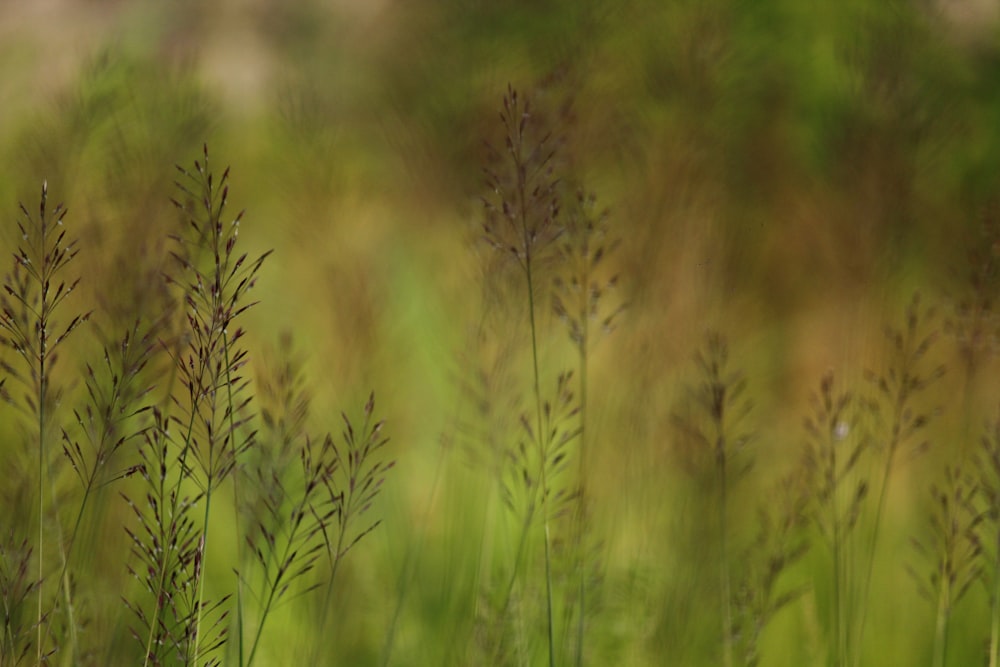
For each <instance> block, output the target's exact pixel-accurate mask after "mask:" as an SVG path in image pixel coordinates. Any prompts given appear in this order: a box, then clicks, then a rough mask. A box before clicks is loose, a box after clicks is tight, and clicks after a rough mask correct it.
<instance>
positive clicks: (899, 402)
mask: <svg viewBox="0 0 1000 667" xmlns="http://www.w3.org/2000/svg"><path fill="white" fill-rule="evenodd" d="M932 316H933V312H932V311H927V310H925V309H923V308H922V307H921V304H920V297H919V296H914V297H913V300H912V301H911V302H910V305H909V307H908V308H907V310H906V317H905V324H904V327H903V328H901V329H896V328H894V327H887V329H886V332H885V333H886V337H887V338H888V340H889V342H890V354H891V361H890V364H889V366H888V368H887V369H886V370H885V371H884V372H883V373H874V372H871V371H869V372H867V373H866V378H867V379H868V380H869V382H871V383H872V385H873V386H874V389H875V391H874V396H873V397H871V398H870V399H869V400H868V402H867V406H868V408H869V410H870V411H871V413H872V416H873V418H874V421H875V423H876V434H875V436H874V439H873V443H872V444H873V445H874V446H875V447H876V448H877V449H878V451H879V452H880V454H881V456H882V468H881V479H880V486H879V493H878V500H877V502H876V505H875V515H874V521H875V523H874V527H873V528H872V534H871V540H870V542H869V550H868V554H867V562H866V564H865V566H864V575H863V577H864V578H863V580H862V589H861V608H860V611H859V612H858V621H857V624H858V625H857V627H858V634H857V645H856V646H855V651H854V664H855V665H859V664H861V655H862V652H863V647H864V634H865V626H866V621H867V614H868V600H869V596H870V592H871V582H872V576H873V573H874V569H875V557H876V555H877V552H878V546H879V539H880V537H881V533H880V529H881V526H882V517H883V515H884V514H885V504H886V498H887V497H888V492H889V484H890V481H891V479H892V472H893V470H894V469H895V467H896V465H897V459H898V458H899V456H900V453H901V452H902V451H903V450H905V449H908V450H909V453H910V454H912V455H916V454H920V453H922V452H924V451H925V450H926V449H927V446H928V443H927V441H926V440H923V439H921V438H920V432H921V431H922V430H923V429H924V428H925V427H926V426H927V423H928V421H929V420H930V418H931V414H930V413H929V412H926V411H922V410H920V409H919V408H915V407H914V405H913V402H914V399H915V398H916V397H917V396H918V395H919V394H920V393H921V392H922V391H923V390H924V389H926V388H927V387H928V386H929V385H930V384H932V383H933V382H934V381H936V380H937V379H939V378H940V377H941V376H942V375H944V366H943V365H938V366H935V367H934V368H932V369H931V370H929V371H927V370H925V369H924V368H923V366H924V365H925V363H926V358H927V356H928V353H929V352H930V351H931V348H932V347H933V345H934V343H935V341H936V340H937V338H938V333H937V331H936V330H932V331H930V332H929V333H926V332H925V331H924V328H925V327H926V326H927V321H928V320H929V319H931V318H932ZM885 413H888V420H889V422H888V428H887V429H885V430H881V429H879V428H878V427H879V426H880V425H881V424H883V423H884V419H885Z"/></svg>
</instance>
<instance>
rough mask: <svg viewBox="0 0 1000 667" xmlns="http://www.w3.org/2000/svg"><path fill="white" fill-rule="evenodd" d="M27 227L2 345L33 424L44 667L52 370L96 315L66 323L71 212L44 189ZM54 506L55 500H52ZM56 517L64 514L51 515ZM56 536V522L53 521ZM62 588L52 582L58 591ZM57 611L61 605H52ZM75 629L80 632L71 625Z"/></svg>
mask: <svg viewBox="0 0 1000 667" xmlns="http://www.w3.org/2000/svg"><path fill="white" fill-rule="evenodd" d="M20 209H21V215H22V217H21V219H20V220H18V222H17V227H18V231H19V232H20V236H21V243H20V245H19V246H18V248H17V251H16V252H15V253H14V255H13V268H12V269H11V271H10V272H9V273H7V274H6V275H5V276H4V281H3V292H2V293H0V340H2V342H3V344H4V345H5V346H6V347H8V348H10V349H11V350H12V351H13V352H14V356H15V359H17V360H18V361H17V362H16V364H17V365H16V366H15V365H13V364H10V363H7V362H4V363H3V366H2V370H3V371H4V372H5V374H6V376H7V377H11V378H13V379H14V380H15V381H17V382H18V383H20V384H21V386H22V388H23V390H24V393H23V394H21V395H19V396H15V401H19V402H18V403H16V404H17V405H19V406H20V407H21V409H22V410H23V412H24V414H25V415H26V416H28V418H29V419H31V420H32V421H33V427H32V430H33V437H34V438H35V441H34V443H33V444H34V446H35V449H36V454H37V455H36V462H37V469H36V485H35V489H34V493H35V497H36V500H37V502H38V506H37V516H36V520H37V522H38V530H37V539H36V541H35V546H34V554H35V558H36V560H37V580H38V582H39V583H38V585H37V587H36V593H37V602H38V604H37V614H36V618H35V626H36V640H35V659H36V662H37V663H39V664H41V662H42V658H43V655H44V654H45V653H47V652H48V650H49V649H47V647H46V642H45V637H44V635H45V628H44V626H43V622H42V621H43V617H44V616H46V613H45V611H44V607H45V604H46V603H45V601H44V598H45V586H44V583H45V581H46V579H45V567H46V565H45V556H46V549H45V523H46V519H47V517H46V505H45V497H46V494H47V493H49V491H50V490H51V489H50V488H48V487H47V486H46V482H47V481H48V482H49V483H50V484H51V483H52V480H51V478H50V466H51V465H52V460H51V454H50V449H51V447H52V443H51V442H50V440H51V422H52V419H53V414H52V413H53V408H54V406H55V404H56V403H57V402H58V400H59V397H60V395H61V389H60V388H59V387H58V386H55V387H54V386H53V385H52V379H53V367H54V365H55V364H56V361H57V359H58V352H59V349H60V348H61V347H62V344H63V343H64V342H65V340H66V339H67V338H68V337H69V336H70V335H71V334H72V333H73V332H74V331H75V330H76V329H77V328H78V327H79V326H80V325H81V324H83V323H84V322H86V321H87V320H88V319H89V318H90V313H89V312H88V313H78V314H75V315H71V316H68V317H66V318H65V319H64V320H62V321H60V319H59V316H60V315H61V312H59V309H60V306H62V305H63V302H64V301H65V300H66V298H67V297H68V296H69V295H70V294H71V293H72V292H73V290H74V289H76V287H77V285H78V284H79V282H80V279H79V278H75V279H69V280H67V279H66V278H64V277H63V274H64V273H65V270H66V267H67V266H68V265H69V264H70V262H72V261H73V259H74V258H75V257H76V255H77V253H78V252H79V249H78V248H77V246H76V242H75V241H72V240H70V239H68V238H67V236H66V228H65V226H64V224H63V222H64V219H65V217H66V212H67V211H66V208H65V207H64V206H63V205H62V204H58V205H56V206H55V207H54V208H49V201H48V182H43V183H42V191H41V197H40V200H39V205H38V215H37V217H36V216H32V215H31V213H29V211H28V209H27V208H26V207H25V206H24V205H23V204H22V205H21V207H20ZM52 496H53V498H54V497H55V493H54V492H53V493H52ZM51 509H52V511H53V513H56V512H57V510H58V508H55V507H52V508H51ZM55 525H56V527H57V528H58V527H59V526H58V519H56V521H55ZM57 532H58V533H59V536H58V537H59V539H58V542H57V545H56V548H57V550H58V552H59V555H60V558H61V559H62V560H63V561H65V559H66V556H65V553H64V552H63V551H62V546H63V545H62V538H61V530H59V531H57ZM58 583H59V582H53V585H58ZM62 591H63V593H64V594H65V595H66V596H67V599H66V600H64V602H65V611H67V613H71V610H72V601H71V600H70V599H69V596H70V591H69V587H68V586H65V587H63V588H62ZM52 604H55V602H53V603H52ZM70 626H71V627H75V625H74V624H73V623H72V621H71V622H70Z"/></svg>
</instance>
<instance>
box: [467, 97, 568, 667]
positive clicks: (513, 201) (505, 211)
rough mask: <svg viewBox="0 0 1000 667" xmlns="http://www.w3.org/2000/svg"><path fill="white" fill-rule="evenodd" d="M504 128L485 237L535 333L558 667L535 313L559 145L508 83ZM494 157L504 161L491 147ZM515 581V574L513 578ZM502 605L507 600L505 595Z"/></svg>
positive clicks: (549, 627)
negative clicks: (514, 271)
mask: <svg viewBox="0 0 1000 667" xmlns="http://www.w3.org/2000/svg"><path fill="white" fill-rule="evenodd" d="M500 119H501V121H502V122H503V126H504V130H505V132H506V137H505V146H506V157H505V159H503V161H504V162H506V163H507V164H506V167H507V168H508V169H509V170H508V169H505V170H504V171H502V172H501V171H496V170H493V169H492V168H491V167H487V169H486V174H487V182H488V186H489V187H490V189H491V190H492V191H493V192H494V193H495V194H496V195H497V198H495V199H491V198H484V204H485V206H486V217H485V220H484V223H483V227H484V231H485V233H486V238H487V239H488V240H489V241H490V242H491V243H492V244H493V245H494V246H495V247H497V248H498V249H500V250H501V251H503V252H505V253H510V254H511V255H512V256H513V257H514V258H515V260H516V261H517V263H518V265H519V267H520V269H521V272H522V275H523V278H524V290H525V295H526V301H527V310H528V312H527V314H528V322H529V333H530V337H531V361H532V366H531V379H532V380H531V381H532V402H533V403H534V417H533V421H534V428H530V429H528V430H529V431H530V432H531V435H532V438H533V440H534V447H535V450H536V461H537V469H536V471H535V473H536V478H537V479H538V485H537V488H532V489H531V493H532V495H534V496H535V497H537V499H538V507H539V512H540V514H541V523H542V533H543V541H544V561H545V608H546V638H547V644H548V664H549V666H550V667H554V665H555V663H556V657H555V627H554V626H555V620H554V617H555V614H554V608H553V606H554V602H553V588H552V586H553V584H552V553H551V539H552V538H551V532H550V525H549V524H550V512H549V502H550V491H551V490H550V479H549V475H550V472H551V471H550V469H549V467H550V466H549V464H548V459H549V452H548V445H549V443H548V442H547V440H548V438H547V434H546V431H545V430H544V422H545V419H544V415H543V412H544V411H543V402H544V401H543V397H542V390H541V373H540V369H539V359H538V337H539V332H538V323H537V318H536V303H535V301H536V299H535V293H536V284H535V283H536V275H535V274H536V270H537V265H538V261H539V259H540V255H541V253H542V252H543V251H544V250H545V248H546V246H548V245H549V244H550V243H551V242H552V241H553V240H554V239H555V238H556V237H557V236H558V235H559V234H560V232H561V230H560V229H559V228H558V227H557V218H558V215H559V208H560V200H559V194H558V191H557V185H558V180H557V179H556V178H555V177H554V176H553V158H554V156H555V148H554V147H553V146H552V145H551V143H552V141H551V135H549V134H542V135H541V137H540V138H535V137H533V136H529V134H533V133H534V132H536V131H537V129H536V128H534V127H533V126H532V123H531V121H532V112H531V106H530V103H528V102H524V103H523V104H522V102H521V100H520V99H519V98H518V94H517V92H516V91H515V90H514V89H513V88H511V87H509V86H508V89H507V94H506V95H505V96H504V100H503V109H502V111H501V112H500ZM491 157H492V158H493V161H501V158H500V156H499V154H498V153H496V152H495V151H494V152H493V154H492V156H491ZM533 507H534V502H529V504H528V511H527V513H526V514H525V517H524V522H523V529H522V534H521V537H520V538H519V546H518V554H517V556H516V558H515V569H514V573H513V577H514V578H516V576H517V569H518V568H519V567H520V561H521V557H522V553H523V549H524V545H525V544H526V540H527V533H528V530H529V529H530V525H531V523H532V515H533V512H534V510H533ZM512 581H513V579H512ZM506 598H507V600H506V601H505V602H504V605H503V606H504V608H505V609H506V606H507V604H508V602H509V598H510V593H509V592H508V594H507V596H506Z"/></svg>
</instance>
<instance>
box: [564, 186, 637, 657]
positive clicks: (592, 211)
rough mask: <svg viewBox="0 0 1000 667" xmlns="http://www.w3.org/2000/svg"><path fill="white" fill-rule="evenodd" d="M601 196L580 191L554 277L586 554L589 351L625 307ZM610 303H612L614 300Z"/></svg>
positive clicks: (582, 609) (581, 624)
mask: <svg viewBox="0 0 1000 667" xmlns="http://www.w3.org/2000/svg"><path fill="white" fill-rule="evenodd" d="M596 204H597V198H596V196H595V195H593V194H585V193H584V191H583V190H578V191H577V193H576V199H575V205H574V206H572V207H571V208H570V212H569V215H568V216H567V223H566V230H565V233H564V234H563V236H562V238H561V239H560V240H559V260H558V261H559V265H558V269H557V272H556V277H555V279H554V280H553V294H552V310H553V313H554V314H555V315H556V316H557V317H558V318H559V319H561V320H562V321H563V322H564V323H565V324H566V326H567V328H568V331H569V337H570V341H571V342H572V343H573V346H574V347H575V348H576V351H577V367H578V368H577V370H578V372H579V380H578V388H579V394H580V400H579V404H580V429H579V436H578V438H579V447H578V450H579V454H578V456H577V458H578V471H577V484H578V485H579V489H578V492H577V496H578V503H577V508H576V516H577V521H576V526H575V535H574V540H575V541H576V553H577V555H578V556H579V557H580V558H582V557H583V556H584V555H585V554H587V553H588V552H592V550H591V549H588V545H587V544H585V539H586V537H587V534H588V532H589V531H588V530H587V524H588V521H587V515H588V508H587V499H588V497H589V494H588V493H587V475H588V462H587V457H588V451H587V450H588V442H587V401H588V392H589V383H588V378H589V362H588V359H589V354H590V348H591V346H592V345H593V344H594V343H595V341H596V340H597V339H598V338H599V337H600V336H601V335H605V334H609V333H611V331H612V330H613V329H614V327H615V324H616V320H617V318H618V316H619V314H620V313H621V312H622V310H623V308H624V305H623V304H622V303H621V302H620V300H617V299H614V295H613V293H614V291H615V290H616V288H617V286H618V274H617V273H616V272H614V271H613V270H610V269H609V268H608V265H609V263H608V258H609V257H610V256H611V255H612V254H613V253H614V251H615V250H616V249H617V247H618V245H619V244H620V239H619V238H617V237H612V236H611V235H610V231H609V227H608V215H609V214H608V211H607V210H606V209H605V210H601V211H598V210H597V207H596ZM609 302H610V303H609ZM588 565H589V564H588V563H585V562H579V563H577V565H576V569H577V572H578V575H579V581H578V590H577V591H576V597H577V600H578V605H579V606H578V609H577V627H576V642H575V643H576V646H575V660H574V663H575V664H576V665H577V667H580V666H581V665H583V663H584V638H585V636H586V617H587V586H586V583H587V576H588V575H587V573H588V570H590V569H591V568H589V567H588Z"/></svg>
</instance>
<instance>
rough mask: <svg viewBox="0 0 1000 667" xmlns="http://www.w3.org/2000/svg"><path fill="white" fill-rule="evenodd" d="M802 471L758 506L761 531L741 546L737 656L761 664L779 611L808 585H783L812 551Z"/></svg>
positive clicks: (735, 594)
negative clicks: (762, 640) (763, 646)
mask: <svg viewBox="0 0 1000 667" xmlns="http://www.w3.org/2000/svg"><path fill="white" fill-rule="evenodd" d="M803 480H804V478H803V476H802V474H801V471H800V470H793V471H792V472H791V473H790V474H788V475H786V476H785V477H783V478H781V479H780V480H778V482H777V483H776V484H775V487H774V489H773V490H771V491H770V492H769V493H768V494H767V500H765V501H762V502H761V503H760V506H759V507H758V510H757V533H756V535H755V536H754V539H753V541H752V542H751V543H750V545H749V546H748V547H746V549H744V551H743V556H742V558H740V562H741V563H742V564H743V572H742V573H741V574H740V575H739V576H738V578H737V579H736V585H735V586H734V590H733V603H732V605H733V637H732V643H733V647H734V657H735V658H736V659H737V660H738V661H739V664H741V665H744V666H745V667H756V665H758V664H760V661H761V656H760V637H761V634H762V633H763V632H764V629H765V628H766V627H767V624H768V623H769V622H770V621H771V619H772V618H774V616H775V614H777V613H778V612H779V611H781V610H782V609H784V608H785V607H787V606H788V605H790V604H791V603H792V602H794V601H795V600H796V599H798V598H799V597H800V596H801V595H802V594H803V593H804V592H805V590H806V588H805V587H804V586H798V587H792V588H787V587H783V586H782V585H781V579H782V577H783V575H785V573H786V572H788V570H789V569H790V568H792V567H793V566H794V565H796V564H797V563H798V562H799V561H800V560H802V558H803V557H804V556H805V555H806V553H807V552H808V551H809V546H810V544H809V540H808V537H807V535H806V531H805V527H806V522H807V517H808V514H807V511H806V510H807V504H808V494H807V492H806V489H805V485H804V483H803Z"/></svg>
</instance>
